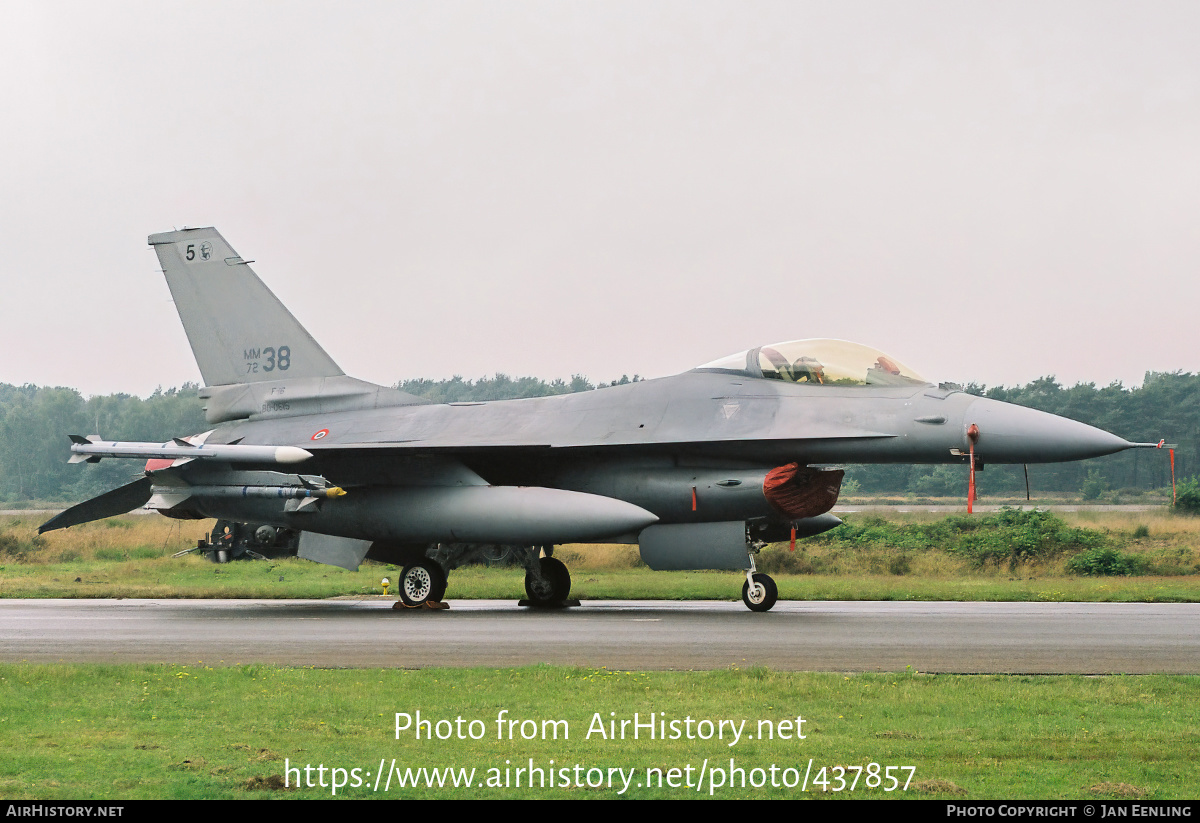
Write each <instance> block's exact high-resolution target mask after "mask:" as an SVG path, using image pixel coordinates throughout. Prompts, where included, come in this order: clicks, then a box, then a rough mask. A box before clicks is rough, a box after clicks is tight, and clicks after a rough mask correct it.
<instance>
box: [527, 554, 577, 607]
mask: <svg viewBox="0 0 1200 823" xmlns="http://www.w3.org/2000/svg"><path fill="white" fill-rule="evenodd" d="M538 566H539V567H540V568H541V572H542V580H540V581H539V580H535V579H534V577H533V575H531V574H529V573H528V572H527V573H526V574H525V594H526V595H527V596H528V597H529V602H530V603H531V604H532V605H534V606H538V607H545V606H558V605H561V604H562V602H563V601H564V600H566V599H567V596H568V595H569V594H570V593H571V573H570V572H569V571H567V567H566V566H565V565H564V564H563V562H562V561H561V560H556V559H555V558H553V557H543V558H541V559H540V560H539V561H538Z"/></svg>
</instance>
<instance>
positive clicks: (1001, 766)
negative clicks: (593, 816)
mask: <svg viewBox="0 0 1200 823" xmlns="http://www.w3.org/2000/svg"><path fill="white" fill-rule="evenodd" d="M1197 698H1200V678H1197V677H1173V676H1145V677H1104V678H1085V677H1000V676H997V677H986V676H969V677H968V676H946V675H937V676H928V675H922V674H917V673H915V672H911V671H910V672H905V673H899V674H890V675H889V674H884V675H879V674H871V675H854V676H844V675H839V674H805V673H783V672H774V671H769V670H766V669H762V668H755V669H750V670H723V671H715V672H612V671H608V670H604V669H600V670H594V669H579V668H558V667H548V666H536V667H531V668H525V669H516V670H508V669H506V670H492V669H468V670H445V669H422V670H418V671H405V670H394V669H388V670H349V671H347V670H325V669H287V668H275V667H269V666H249V667H238V668H219V667H209V666H206V665H204V664H203V663H200V662H197V663H196V664H195V665H192V666H140V665H124V666H75V665H63V666H35V665H0V746H2V747H3V750H4V751H5V756H4V757H3V758H0V796H4V797H7V798H11V799H16V798H37V799H67V798H90V799H109V798H111V799H132V798H174V799H183V798H252V797H268V796H285V797H297V798H300V797H313V798H318V797H329V796H331V795H332V788H331V787H326V788H324V789H322V788H312V789H310V788H301V789H294V788H293V789H284V788H276V789H272V788H268V787H269V786H272V785H278V784H279V783H280V782H281V781H282V780H283V779H284V777H285V763H286V764H287V765H288V766H291V767H296V766H297V764H299V765H300V766H301V767H302V766H303V765H304V764H312V765H313V766H316V765H317V764H324V765H325V766H326V767H327V768H332V767H338V768H342V769H346V770H347V771H348V776H350V774H351V773H349V770H350V769H354V768H358V769H360V772H359V777H360V779H362V780H363V782H364V783H365V785H362V786H359V787H353V786H346V787H344V789H343V790H342V791H340V792H339V796H346V797H358V798H367V797H381V798H382V797H406V798H407V797H497V798H516V797H560V798H580V799H582V798H593V797H594V798H603V797H616V796H617V794H618V792H617V789H615V788H614V789H609V788H607V787H602V788H587V787H577V786H573V785H572V786H569V787H561V788H560V787H556V788H549V787H545V788H537V787H535V788H534V789H532V790H531V789H528V788H523V789H520V790H518V789H516V788H515V787H511V786H510V787H508V788H487V787H483V788H473V789H464V788H458V789H455V788H452V787H446V788H443V789H440V790H439V789H428V788H425V787H421V788H417V789H412V788H409V789H404V790H401V789H399V788H397V787H396V786H395V785H393V787H392V789H391V790H390V791H389V792H387V793H386V794H385V793H383V792H375V791H373V786H374V773H375V772H376V771H377V770H378V766H379V763H380V760H381V759H384V760H385V761H386V762H387V764H388V765H389V766H390V762H391V760H392V759H395V761H396V763H397V765H399V766H400V767H401V768H402V769H404V768H408V767H412V768H414V769H415V768H418V767H430V768H433V767H436V768H444V767H455V768H466V769H471V768H474V769H475V770H476V774H477V776H478V777H479V778H480V779H484V778H486V777H487V773H488V770H489V769H499V770H500V771H499V772H498V774H499V775H500V776H501V778H503V776H504V771H503V770H504V769H505V768H506V766H507V767H509V768H516V767H517V766H518V765H520V766H527V765H528V761H529V760H530V759H532V760H533V761H534V765H535V766H538V767H541V768H543V769H549V768H550V761H551V760H553V761H554V764H555V767H556V768H563V767H567V768H573V767H574V765H575V764H581V765H582V766H583V767H584V768H585V770H586V769H589V768H594V767H601V768H604V769H606V770H607V769H608V768H617V767H619V768H622V769H625V770H627V771H628V770H629V769H636V770H637V777H636V778H635V780H634V781H633V784H631V786H630V788H629V790H628V791H627V792H625V794H624V796H626V797H635V798H643V797H663V798H673V797H677V798H685V797H697V796H702V797H706V796H708V795H709V791H710V786H709V781H708V780H706V782H705V784H704V785H703V786H702V787H701V791H700V792H699V793H698V792H697V791H696V789H695V787H694V786H693V787H692V788H686V787H683V786H680V787H678V788H669V787H666V786H664V787H663V788H661V789H660V788H653V789H651V788H647V787H645V786H642V787H641V788H638V787H637V786H636V785H635V784H636V783H637V782H638V780H639V779H640V780H642V781H643V782H644V777H645V771H646V769H647V768H650V767H658V768H661V769H662V771H663V774H664V776H665V775H666V774H667V772H668V770H669V769H672V768H678V769H680V770H681V772H680V777H681V780H682V779H686V772H685V771H683V770H684V769H685V768H686V767H688V766H691V767H692V769H693V772H692V775H691V776H692V781H693V782H695V780H696V777H697V773H698V771H699V769H700V768H701V765H702V763H703V762H704V761H705V760H706V759H707V761H708V767H709V768H712V767H720V768H723V769H724V770H725V772H726V777H725V781H726V785H725V786H723V787H720V786H719V787H712V788H711V791H712V794H713V796H716V797H723V798H765V797H780V798H787V797H804V796H807V797H819V796H822V795H823V793H822V791H821V790H820V789H819V788H816V787H814V786H813V785H812V784H811V778H812V777H815V776H816V775H817V774H818V773H819V769H820V767H822V766H825V767H827V771H826V777H828V778H830V787H831V788H832V786H833V785H836V780H835V779H834V777H833V775H832V773H831V772H830V771H829V769H830V768H832V767H835V766H842V767H854V766H863V767H866V766H868V764H870V763H878V764H881V765H883V766H889V765H890V766H912V767H914V768H915V774H914V775H913V777H912V780H911V783H910V784H909V786H908V791H907V792H899V791H896V792H892V793H885V792H884V791H882V790H881V789H879V788H875V789H869V788H867V787H866V786H865V783H864V782H865V776H864V777H862V778H860V784H859V786H858V787H857V788H856V789H855V790H854V791H853V792H849V791H846V792H840V793H834V792H828V793H824V796H826V797H833V796H837V797H851V796H853V797H885V796H888V797H900V796H906V797H923V798H930V797H945V798H976V799H980V798H1004V799H1019V798H1045V799H1055V798H1082V799H1087V798H1104V797H1139V798H1149V799H1175V798H1194V797H1196V796H1197V794H1198V793H1200V778H1198V777H1197V773H1196V770H1195V764H1194V753H1195V751H1196V750H1197V748H1198V747H1200V725H1198V722H1197V721H1200V708H1198V705H1200V703H1198V700H1197ZM502 709H505V710H507V711H508V715H507V717H508V718H511V719H516V720H534V721H537V724H538V726H539V727H540V724H541V721H544V720H565V721H566V722H567V728H568V729H569V738H568V739H562V738H561V737H560V739H558V740H553V739H548V740H543V739H539V738H540V733H539V734H537V735H536V736H535V739H531V740H523V739H521V738H520V734H519V729H520V728H521V727H520V726H516V727H514V728H513V733H514V736H515V737H516V739H514V740H508V739H501V740H497V739H496V730H497V727H496V722H495V721H496V718H497V715H498V713H499V712H500V711H501V710H502ZM418 710H419V711H420V712H421V716H422V718H424V719H432V720H433V721H435V722H436V721H437V720H439V719H442V720H449V721H454V720H455V719H456V718H458V717H461V718H463V720H464V724H466V723H469V722H470V721H471V720H479V721H481V726H477V727H476V730H479V729H480V728H483V729H484V737H483V739H480V740H470V739H466V740H458V739H455V737H453V736H452V737H451V739H448V740H427V739H422V740H416V739H415V738H414V736H413V734H412V733H411V732H408V731H406V732H403V733H402V734H401V738H400V739H399V740H397V739H396V733H395V726H396V721H395V714H396V712H403V713H407V714H410V715H415V713H416V712H417V711H418ZM610 712H616V714H617V719H618V720H619V719H632V713H633V712H638V713H639V715H640V718H641V719H642V720H643V722H644V720H645V718H646V716H647V715H648V714H649V713H651V712H654V713H665V716H666V718H668V719H678V720H681V721H682V720H683V719H684V718H687V717H691V718H693V720H695V721H699V720H704V719H708V720H713V721H720V720H728V721H734V722H741V721H743V720H744V721H746V726H745V727H744V730H743V735H747V734H754V735H755V736H757V735H756V732H757V731H758V729H759V725H758V724H759V721H767V722H768V723H770V724H772V725H773V726H774V727H775V729H776V730H778V729H779V726H778V724H779V723H780V721H784V720H791V721H795V719H796V718H797V717H798V716H799V717H803V718H804V721H805V722H804V725H803V726H802V727H801V730H802V731H803V733H804V734H805V735H806V737H805V739H803V740H799V739H787V740H780V739H775V740H759V739H754V740H749V739H746V738H745V736H743V739H742V740H741V741H740V742H738V743H737V744H736V745H733V746H730V745H728V743H729V742H730V738H729V736H728V735H727V736H726V739H725V740H717V739H711V740H701V739H692V740H688V739H680V740H665V741H664V740H649V739H646V738H645V737H644V736H643V737H641V738H640V739H638V740H632V739H625V740H605V739H602V738H600V737H599V736H598V735H596V734H593V735H592V736H591V739H586V733H587V731H588V730H589V727H591V726H592V724H593V721H594V716H595V715H596V714H597V713H598V715H599V717H600V719H601V720H603V721H608V720H609V719H612V718H611V716H610V714H609V713H610ZM463 728H464V736H465V734H466V732H467V731H469V728H468V727H467V726H466V725H464V727H463ZM532 728H533V727H532V726H526V730H527V731H530V730H532ZM560 728H561V727H560ZM681 728H682V727H681ZM693 728H694V729H698V727H696V726H693ZM762 728H763V729H764V730H765V728H766V726H763V727H762ZM448 729H449V726H443V727H442V730H443V731H447V730H448ZM794 730H795V726H794V724H793V726H792V729H791V730H788V729H786V728H785V731H792V732H793V733H794ZM627 731H628V730H627ZM630 733H631V732H630ZM643 734H644V733H643ZM789 736H791V735H789ZM731 758H732V759H733V761H734V765H735V766H736V767H738V768H743V769H745V770H746V772H747V780H748V781H753V780H755V775H752V774H751V772H752V770H753V769H763V770H769V769H770V767H771V766H772V765H775V766H777V767H778V768H779V769H783V768H796V769H798V770H799V771H798V773H795V774H791V775H788V779H789V780H792V779H795V778H798V777H802V776H803V774H804V773H805V771H806V770H807V768H808V762H809V760H810V758H811V760H812V762H813V768H812V771H811V772H809V774H810V785H809V789H808V791H807V792H802V791H801V790H800V788H798V787H797V788H785V787H777V788H772V787H771V786H770V783H769V780H770V775H769V772H768V771H764V772H762V775H763V776H766V778H767V780H768V784H767V785H766V786H763V787H761V788H754V787H753V786H747V787H746V788H742V787H741V786H740V785H738V786H734V787H733V788H730V787H729V786H728V772H729V771H730V769H729V761H730V759H731ZM505 761H509V762H508V763H507V764H506V762H505ZM367 772H370V773H371V775H372V776H371V777H370V778H369V779H367V778H364V777H363V775H365V773H367ZM582 774H585V775H586V771H585V772H583V773H582ZM714 774H715V773H710V779H711V778H712V776H713V775H714ZM595 775H596V773H593V777H595ZM776 776H777V778H778V779H779V780H782V779H783V777H784V775H783V773H782V772H778V773H777V775H776ZM295 777H296V775H295V773H293V774H292V775H291V779H292V780H294V779H295ZM313 777H314V780H315V779H317V774H316V773H315V772H314V773H313ZM907 777H908V772H907V771H906V772H904V773H903V774H902V775H901V778H900V779H901V783H903V782H904V781H905V780H906V779H907ZM852 778H853V772H851V773H850V774H849V775H848V776H847V782H849V780H850V779H852ZM509 779H510V780H511V779H512V774H511V773H510V775H509ZM573 779H574V773H573V772H572V781H573ZM329 780H330V775H329V774H328V773H327V774H326V782H327V783H328V782H329Z"/></svg>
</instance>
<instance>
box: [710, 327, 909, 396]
mask: <svg viewBox="0 0 1200 823" xmlns="http://www.w3.org/2000/svg"><path fill="white" fill-rule="evenodd" d="M696 371H727V372H734V373H737V374H744V375H746V376H747V377H760V378H766V379H768V380H783V381H785V382H787V383H805V384H810V385H819V386H916V385H922V384H927V383H928V381H927V380H926V379H925V378H923V377H921V376H920V375H919V374H917V373H916V372H914V371H913V370H912V369H910V368H909V367H908V366H905V365H904V364H903V363H901V362H900V361H899V360H896V359H895V358H894V357H889V356H888V355H886V354H884V353H883V352H881V351H879V350H878V349H873V348H871V347H870V346H863V345H861V344H859V343H850V342H847V341H845V340H828V339H823V338H816V339H812V340H791V341H789V342H787V343H773V344H771V345H770V346H759V347H758V348H756V349H750V350H749V351H744V352H739V353H738V354H731V355H730V356H728V357H722V358H721V359H720V360H714V361H712V362H711V363H705V364H704V365H703V366H698V367H697V368H696Z"/></svg>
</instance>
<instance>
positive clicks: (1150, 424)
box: [0, 372, 1200, 504]
mask: <svg viewBox="0 0 1200 823" xmlns="http://www.w3.org/2000/svg"><path fill="white" fill-rule="evenodd" d="M640 379H641V378H640V377H639V376H637V375H634V376H633V377H632V378H630V377H628V376H622V377H621V378H620V379H618V380H613V381H611V382H609V383H599V384H595V383H592V382H591V381H590V380H588V379H587V378H586V377H584V376H583V375H573V376H572V377H571V379H570V380H569V381H566V380H552V381H549V382H547V381H544V380H541V379H539V378H536V377H509V376H508V375H504V374H496V375H494V376H492V377H483V378H480V379H478V380H466V379H463V378H462V377H461V376H455V377H452V378H450V379H448V380H427V379H416V380H402V381H400V382H399V383H397V384H396V387H397V388H399V389H400V390H402V391H406V392H409V393H411V394H416V395H420V396H421V397H426V398H428V399H430V400H433V401H435V402H438V403H450V402H458V401H479V400H504V399H513V398H520V397H543V396H548V395H556V394H568V393H571V392H580V391H592V390H595V389H598V388H604V387H605V386H612V385H620V384H624V383H630V382H635V381H638V380H640ZM965 390H966V391H968V392H971V393H973V394H977V395H980V396H983V397H990V398H993V399H996V400H1002V401H1005V402H1008V403H1016V404H1018V405H1021V406H1028V407H1030V408H1034V409H1039V410H1041V411H1047V412H1051V413H1052V414H1058V415H1062V416H1063V417H1069V418H1072V419H1074V420H1079V421H1081V422H1083V423H1088V424H1090V425H1093V426H1096V427H1098V428H1101V429H1104V430H1106V431H1110V432H1113V433H1115V434H1119V435H1120V436H1122V437H1124V438H1126V439H1128V440H1135V441H1147V442H1149V441H1154V442H1157V441H1158V440H1160V439H1163V438H1165V439H1166V440H1167V441H1168V442H1171V443H1176V444H1178V449H1177V450H1176V457H1175V467H1176V473H1177V475H1178V476H1179V477H1180V478H1183V477H1187V476H1191V475H1196V474H1200V458H1198V455H1200V375H1196V374H1190V373H1183V372H1172V373H1161V372H1149V373H1147V374H1146V377H1145V380H1144V382H1143V383H1142V385H1141V386H1138V387H1132V388H1127V387H1125V386H1123V385H1122V384H1120V383H1112V384H1110V385H1108V386H1103V387H1097V386H1096V385H1095V384H1094V383H1080V384H1078V385H1075V386H1072V387H1069V388H1068V387H1065V386H1063V385H1062V384H1060V383H1059V382H1058V381H1057V380H1055V379H1054V378H1053V377H1043V378H1041V379H1039V380H1035V381H1033V382H1031V383H1028V384H1026V385H1024V386H1018V387H1005V386H993V387H987V386H982V385H977V384H970V385H968V386H966V387H965ZM208 428H210V426H209V424H207V423H206V422H205V420H204V412H203V408H202V401H201V400H200V398H199V386H197V385H196V384H194V383H185V384H184V385H183V386H181V387H179V388H177V389H176V388H171V389H167V390H165V391H164V390H161V389H160V390H158V391H155V392H154V393H153V394H151V395H150V396H149V397H146V398H141V397H135V396H132V395H128V394H111V395H97V396H93V397H89V398H86V399H85V398H84V397H83V396H82V395H80V393H79V392H77V391H75V390H74V389H69V388H61V387H58V388H51V387H44V386H32V385H25V386H13V385H9V384H5V383H0V502H6V503H10V504H15V503H24V502H29V501H45V502H47V503H68V502H75V501H79V500H84V499H86V498H88V497H92V496H94V495H97V494H101V493H103V492H105V491H108V490H109V489H112V488H115V487H117V486H119V485H122V484H123V483H127V482H129V481H130V480H132V479H134V478H136V477H137V476H138V475H139V474H140V472H141V468H142V464H141V463H140V462H138V461H131V460H104V461H101V462H100V463H96V464H89V463H84V464H78V465H68V463H67V458H68V457H69V456H70V448H69V446H70V443H69V441H68V439H67V435H68V434H99V435H101V436H102V437H104V438H105V439H107V440H143V441H152V442H163V441H166V440H169V439H170V438H172V437H178V436H183V435H187V434H193V433H196V432H202V431H206V430H207V429H208ZM1029 474H1030V481H1031V485H1032V487H1033V488H1034V489H1035V490H1038V491H1051V492H1079V491H1081V490H1083V491H1085V492H1090V491H1104V490H1120V489H1156V488H1163V487H1166V486H1169V485H1170V482H1171V475H1170V466H1169V464H1168V461H1167V454H1166V452H1165V450H1163V451H1157V450H1153V451H1152V450H1143V449H1136V450H1132V451H1128V452H1124V453H1122V454H1117V455H1111V456H1109V457H1102V458H1097V459H1095V460H1089V461H1086V462H1084V463H1060V464H1039V465H1031V466H1030V467H1029ZM964 477H965V467H963V466H909V465H894V466H891V465H889V466H853V467H850V468H849V471H848V472H847V478H848V479H849V480H852V481H853V482H854V483H855V484H857V488H858V489H860V490H861V491H863V492H868V493H890V494H898V493H900V494H902V493H914V494H919V495H927V496H963V495H964V494H965V491H964V490H965V480H964ZM978 480H979V484H980V487H981V489H982V491H983V493H985V494H999V493H1016V492H1020V491H1023V490H1024V487H1025V479H1024V474H1023V472H1022V469H1021V467H1020V466H988V467H986V469H985V471H984V472H983V473H981V474H979V475H978Z"/></svg>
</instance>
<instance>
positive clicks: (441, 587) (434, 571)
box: [400, 560, 446, 606]
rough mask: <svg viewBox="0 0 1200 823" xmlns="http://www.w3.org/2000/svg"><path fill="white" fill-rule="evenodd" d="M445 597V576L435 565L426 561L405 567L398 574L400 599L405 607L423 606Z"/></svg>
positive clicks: (440, 568)
mask: <svg viewBox="0 0 1200 823" xmlns="http://www.w3.org/2000/svg"><path fill="white" fill-rule="evenodd" d="M445 596H446V574H445V572H443V571H442V567H441V566H439V565H438V564H437V563H434V562H432V561H429V560H426V561H423V562H421V563H413V564H412V565H409V566H405V567H404V570H403V571H401V572H400V599H401V600H402V601H403V602H404V605H406V606H424V605H425V604H426V603H427V602H429V601H431V600H433V601H438V600H441V599H442V598H443V597H445Z"/></svg>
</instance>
